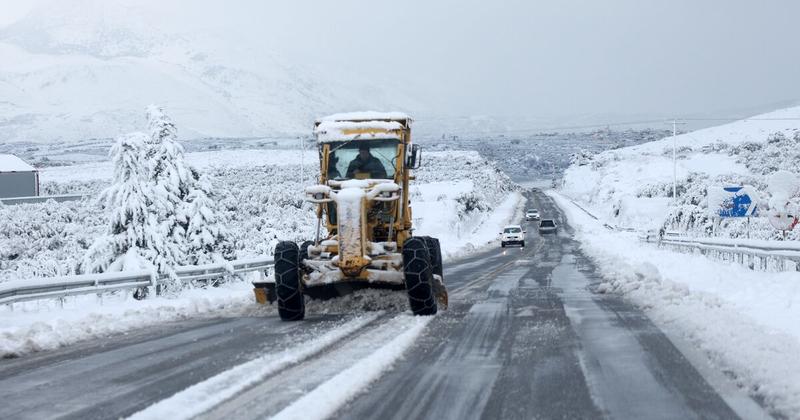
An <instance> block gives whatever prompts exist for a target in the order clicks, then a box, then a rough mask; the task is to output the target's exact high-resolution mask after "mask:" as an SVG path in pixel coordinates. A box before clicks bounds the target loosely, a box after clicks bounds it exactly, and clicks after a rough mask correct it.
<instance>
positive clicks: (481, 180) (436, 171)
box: [0, 149, 521, 355]
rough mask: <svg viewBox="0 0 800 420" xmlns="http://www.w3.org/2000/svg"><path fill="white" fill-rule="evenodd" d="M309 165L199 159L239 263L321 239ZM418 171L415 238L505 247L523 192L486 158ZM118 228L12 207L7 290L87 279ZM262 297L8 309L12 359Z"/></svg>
mask: <svg viewBox="0 0 800 420" xmlns="http://www.w3.org/2000/svg"><path fill="white" fill-rule="evenodd" d="M301 159H302V160H303V161H304V163H305V166H304V174H305V179H306V184H308V183H309V182H310V181H309V179H311V177H312V176H313V174H314V173H315V172H316V164H315V160H316V159H317V157H316V152H315V151H309V152H307V153H306V154H305V156H301V155H300V153H299V152H292V151H281V150H263V149H262V150H238V151H218V152H198V153H189V154H187V161H188V162H190V163H191V164H193V165H194V166H195V167H196V168H198V169H200V170H201V171H202V172H204V173H206V174H208V175H210V177H211V180H212V183H213V185H214V187H215V190H216V192H217V194H218V199H219V201H220V203H221V204H222V205H221V207H222V208H223V209H224V214H225V224H226V225H227V228H228V229H229V231H230V233H231V234H232V235H233V237H234V242H235V244H236V253H237V256H238V257H240V258H245V257H249V256H256V255H265V254H266V255H271V253H272V251H273V249H274V246H275V244H276V243H277V242H278V241H279V240H284V239H290V240H295V241H300V240H304V239H307V238H311V237H312V236H313V232H314V227H315V219H314V214H313V207H312V206H311V205H310V204H309V203H305V202H303V200H302V195H301V191H302V184H301V182H300V176H301V166H300V161H301ZM110 171H111V166H110V165H109V164H105V163H95V162H93V163H86V164H78V165H73V166H69V167H57V168H48V169H46V170H44V171H43V173H42V179H43V181H44V187H45V189H47V190H49V191H63V192H86V193H88V194H89V195H90V196H94V195H96V194H97V193H98V192H99V191H100V190H102V188H104V187H105V185H106V184H107V183H108V182H109V178H110V174H109V172H110ZM416 175H417V180H416V181H415V182H414V184H413V187H412V191H411V197H412V209H413V211H414V213H413V217H414V220H415V224H416V229H417V230H416V231H415V233H416V234H418V235H431V236H436V237H439V238H441V243H442V248H443V252H444V254H445V257H446V258H448V259H452V258H454V257H458V256H461V255H464V254H466V253H469V252H472V251H474V250H476V249H478V248H480V247H482V246H484V245H486V244H487V243H489V242H492V241H494V240H495V239H496V232H498V231H499V230H500V229H501V228H502V226H503V225H504V224H506V223H507V222H508V220H509V219H511V217H513V216H514V215H515V214H516V213H517V212H518V210H519V206H520V205H521V195H520V194H519V192H518V187H517V186H516V185H515V184H514V183H512V182H511V181H510V180H509V178H508V177H507V176H506V175H505V174H503V173H502V172H501V171H499V170H498V169H497V168H495V167H494V166H493V165H492V164H490V163H489V162H487V161H486V160H485V159H483V158H482V157H481V156H480V155H478V154H477V153H476V152H434V153H426V154H425V162H424V164H423V167H422V168H421V169H420V170H418V171H417V172H416ZM106 223H107V222H106V216H105V215H104V214H103V212H102V211H100V209H99V207H97V206H96V204H95V203H94V201H93V200H85V201H81V202H68V203H53V202H50V203H42V204H26V205H16V206H4V207H0V282H2V281H9V280H24V279H27V278H34V277H47V276H53V275H68V274H73V273H75V271H76V268H77V264H78V262H79V261H80V260H81V258H82V256H83V255H84V254H85V253H86V250H87V249H88V247H89V246H90V245H91V243H92V241H93V240H94V239H95V238H96V237H97V236H98V235H100V234H101V233H102V232H103V231H104V230H105V228H106ZM251 294H252V292H251V290H250V286H249V284H248V283H234V284H230V285H227V286H225V287H224V288H213V289H209V290H191V289H190V290H186V291H184V292H182V294H181V295H180V296H179V297H177V298H174V299H165V298H153V299H148V300H145V301H141V302H140V301H134V300H132V299H130V298H125V297H124V296H106V297H104V298H103V299H102V300H101V299H99V298H97V297H95V296H83V297H74V298H68V299H67V301H66V303H65V304H64V305H63V308H62V307H60V306H59V305H57V304H56V303H55V302H30V303H25V304H17V305H15V307H14V309H13V310H11V308H9V307H2V308H0V316H2V317H3V320H4V322H3V323H2V325H0V355H2V354H18V353H24V352H28V351H35V350H40V349H49V348H56V347H59V346H61V345H65V344H68V343H71V342H75V341H77V340H81V339H86V338H91V337H97V336H102V335H105V334H109V333H114V332H121V331H128V330H131V329H135V328H140V327H142V326H145V325H150V324H155V323H159V322H163V321H170V320H180V319H185V318H187V317H194V316H204V315H211V316H216V315H228V314H231V313H233V314H237V313H241V311H246V310H258V309H253V308H254V301H253V298H252V296H251ZM356 303H357V305H356V306H357V307H358V306H359V305H358V302H356ZM361 306H365V307H372V306H374V305H372V304H370V303H368V302H366V303H363V305H361ZM243 308H244V309H243ZM248 308H249V309H248ZM317 309H319V310H321V311H325V310H326V307H324V306H323V307H320V308H317Z"/></svg>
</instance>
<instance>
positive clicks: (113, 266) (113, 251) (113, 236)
mask: <svg viewBox="0 0 800 420" xmlns="http://www.w3.org/2000/svg"><path fill="white" fill-rule="evenodd" d="M146 141H147V136H146V135H145V134H143V133H131V134H127V135H124V136H121V137H119V138H118V139H117V141H116V143H114V145H113V146H112V147H111V151H110V155H111V160H112V162H113V163H114V178H113V182H112V184H111V185H110V186H109V187H108V188H107V189H105V190H104V191H103V192H102V193H101V195H100V199H99V201H100V202H101V203H102V204H103V205H104V207H105V208H106V209H107V210H108V211H109V212H110V216H109V229H108V232H107V233H106V234H105V235H103V236H101V237H100V238H98V239H97V240H96V241H95V242H94V243H93V244H92V245H91V246H90V247H89V250H88V252H87V253H86V255H85V256H84V258H83V262H82V264H81V271H83V272H90V273H96V272H106V271H126V270H139V269H147V268H152V265H151V264H150V261H152V260H153V258H154V252H153V249H152V248H151V245H152V244H151V236H152V234H151V232H150V229H151V227H152V226H153V224H154V222H155V220H154V218H153V215H152V213H151V211H150V209H149V208H148V206H149V202H150V197H151V195H152V191H151V188H150V183H149V182H148V174H147V165H146V164H145V162H144V161H143V159H144V157H145V153H146V150H147V148H146V145H145V142H146Z"/></svg>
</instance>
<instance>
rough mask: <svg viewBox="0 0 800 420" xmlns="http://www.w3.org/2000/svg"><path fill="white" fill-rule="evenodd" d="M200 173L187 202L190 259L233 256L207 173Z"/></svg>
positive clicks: (201, 261) (207, 260)
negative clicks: (202, 174)
mask: <svg viewBox="0 0 800 420" xmlns="http://www.w3.org/2000/svg"><path fill="white" fill-rule="evenodd" d="M194 174H195V176H197V177H198V179H197V181H196V182H195V183H194V185H193V186H194V188H192V190H191V191H190V192H189V197H188V198H187V201H186V203H185V207H186V211H185V214H186V216H187V220H188V224H187V228H186V243H187V252H186V255H187V262H188V263H189V264H193V265H197V264H208V263H213V262H220V261H223V260H228V259H232V258H233V254H234V248H233V244H232V243H231V241H230V239H229V238H230V235H229V234H228V231H227V229H225V227H224V226H223V225H222V223H221V222H222V220H221V219H222V217H221V216H220V214H219V211H218V209H217V202H216V200H215V197H214V193H213V191H212V189H211V183H210V182H209V180H208V179H207V178H206V177H205V176H200V175H199V174H197V173H194Z"/></svg>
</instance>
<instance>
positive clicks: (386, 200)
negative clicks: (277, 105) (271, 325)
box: [254, 112, 447, 321]
mask: <svg viewBox="0 0 800 420" xmlns="http://www.w3.org/2000/svg"><path fill="white" fill-rule="evenodd" d="M314 134H315V136H316V139H317V145H318V148H319V158H320V175H319V185H313V186H309V187H307V188H306V189H305V194H306V200H308V201H310V202H312V203H315V204H317V210H316V214H317V234H316V237H315V238H314V240H313V241H305V242H303V243H302V244H300V245H298V244H296V243H294V242H291V241H283V242H280V243H278V245H277V246H276V247H275V266H274V271H275V281H274V283H254V286H255V293H256V299H257V300H258V301H259V302H260V303H266V302H267V301H269V302H273V301H277V302H278V313H279V315H280V317H281V319H283V320H286V321H289V320H300V319H303V317H304V316H305V298H304V295H307V296H309V297H311V298H313V299H328V298H331V297H336V296H341V295H344V294H347V293H350V292H352V291H354V290H357V289H362V288H388V289H395V290H406V291H407V293H408V301H409V305H410V307H411V311H412V312H413V313H414V314H415V315H433V314H435V313H436V311H437V308H438V307H439V306H442V307H446V305H447V289H446V288H445V285H444V279H443V275H442V253H441V248H440V246H439V241H438V240H437V239H436V238H431V237H427V236H413V234H412V232H413V229H412V217H411V206H410V205H409V188H408V187H409V181H410V180H413V179H414V177H413V176H412V175H411V170H413V169H417V168H418V167H419V165H420V163H421V160H422V154H421V152H420V149H419V147H418V146H417V145H412V143H411V118H409V117H408V116H406V115H404V114H401V113H377V112H360V113H345V114H336V115H331V116H328V117H324V118H320V119H318V120H317V121H316V123H315V128H314ZM323 223H324V224H325V227H326V231H327V235H326V236H325V237H321V230H322V224H323Z"/></svg>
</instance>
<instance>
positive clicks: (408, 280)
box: [403, 237, 437, 315]
mask: <svg viewBox="0 0 800 420" xmlns="http://www.w3.org/2000/svg"><path fill="white" fill-rule="evenodd" d="M431 269H432V267H431V261H430V254H429V253H428V248H427V247H426V246H425V240H424V239H422V238H419V237H414V238H410V239H408V240H407V241H406V243H405V244H403V275H404V278H405V284H406V289H407V292H408V301H409V304H410V306H411V311H412V312H413V313H414V315H434V314H436V310H437V307H436V298H435V296H434V294H433V287H432V285H431V280H432V278H433V274H432V270H431Z"/></svg>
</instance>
